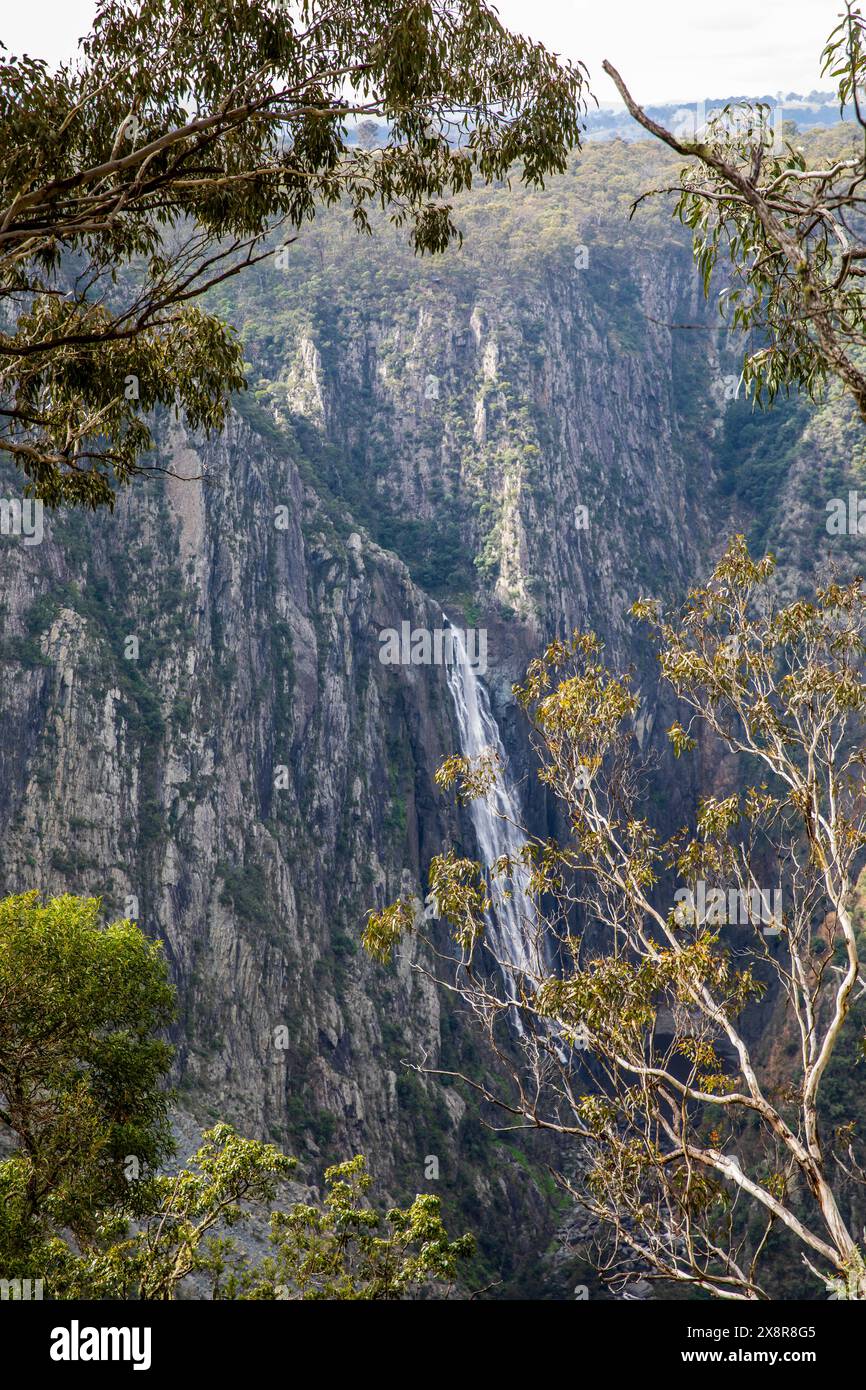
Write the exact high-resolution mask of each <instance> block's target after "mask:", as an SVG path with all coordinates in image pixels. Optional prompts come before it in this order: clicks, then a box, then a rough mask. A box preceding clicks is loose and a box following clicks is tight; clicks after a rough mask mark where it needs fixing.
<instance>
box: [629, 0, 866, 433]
mask: <svg viewBox="0 0 866 1390" xmlns="http://www.w3.org/2000/svg"><path fill="white" fill-rule="evenodd" d="M822 59H823V72H824V73H825V74H827V75H828V76H831V77H832V78H834V79H835V81H836V85H837V91H838V96H839V103H840V109H841V111H842V112H844V110H845V107H846V105H849V104H850V105H851V106H853V110H854V115H855V121H856V124H855V125H854V126H853V127H852V128H851V139H850V142H849V147H848V149H846V150H843V151H842V152H841V153H839V154H838V155H837V156H834V157H831V158H828V159H825V160H823V161H817V162H811V161H809V160H807V158H806V155H805V151H804V147H803V146H802V145H800V144H798V143H796V137H794V138H792V137H791V136H790V135H787V136H786V135H785V132H784V126H780V124H779V122H778V118H777V116H776V115H775V114H774V113H773V112H771V109H770V107H769V106H768V105H767V104H766V103H749V102H742V103H736V104H730V105H727V106H725V107H724V108H723V109H722V110H719V111H715V112H712V113H710V116H709V119H708V120H707V122H706V124H705V125H704V126H703V127H702V128H699V129H697V130H696V131H695V134H694V138H689V137H688V136H685V135H682V134H674V133H672V132H671V131H669V130H666V129H665V128H664V127H663V126H662V125H660V124H659V123H658V122H657V121H655V120H653V119H652V118H651V117H650V116H649V115H648V114H647V113H646V111H645V110H644V109H643V108H642V107H641V106H640V104H639V103H638V102H637V101H636V100H635V98H634V96H633V95H632V93H631V91H630V89H629V87H628V86H627V85H626V82H625V80H624V79H623V77H622V76H621V75H620V73H619V72H618V71H617V69H616V68H615V67H614V66H613V65H612V64H611V63H609V62H606V63H605V64H604V70H605V72H607V73H608V75H609V76H610V77H612V78H613V81H614V83H615V84H616V87H617V89H618V91H619V93H620V95H621V96H622V98H623V101H624V102H625V103H626V106H627V108H628V110H629V112H630V113H631V115H632V116H633V117H634V119H635V120H636V121H638V123H639V124H640V125H641V126H642V127H643V128H644V129H645V130H646V131H647V132H648V133H649V134H650V135H652V136H653V137H655V138H656V139H658V140H661V141H663V142H664V144H666V145H667V146H668V147H669V148H670V149H672V150H674V151H676V153H677V154H680V155H683V156H686V157H687V158H688V160H689V163H688V164H687V165H686V166H685V168H684V169H683V170H682V172H681V175H680V179H679V183H678V185H676V186H675V188H674V191H676V192H677V194H678V198H677V203H676V209H675V212H676V216H678V217H679V219H680V220H681V221H682V222H683V223H684V224H685V225H686V226H687V227H689V228H690V230H691V231H692V233H693V236H694V251H695V259H696V262H697V265H698V269H699V271H700V273H701V276H702V279H703V285H704V290H705V292H706V293H707V294H709V293H710V289H711V285H712V284H715V288H716V292H717V295H718V304H719V309H720V311H721V312H722V313H723V314H724V315H726V317H727V318H728V320H729V322H730V324H731V326H732V327H733V328H734V329H735V330H742V331H743V332H744V333H745V334H746V352H745V358H744V363H743V381H744V384H745V386H746V389H747V391H749V392H751V393H753V394H754V397H755V399H756V400H757V402H758V403H759V404H763V403H772V401H773V400H774V399H775V398H776V396H777V395H778V394H779V393H780V392H781V393H783V394H788V393H790V392H791V391H792V390H803V391H804V392H806V393H808V394H809V395H811V396H812V397H813V398H818V397H820V396H821V395H822V394H823V392H824V391H825V389H826V388H827V385H828V383H830V382H833V381H837V382H840V383H841V384H842V386H843V387H844V388H845V390H846V391H848V392H849V394H850V395H851V397H852V398H853V400H854V401H855V403H856V406H857V409H858V411H859V413H860V415H861V417H862V418H863V419H864V420H866V372H864V369H863V364H862V349H863V348H864V347H866V299H864V293H863V277H864V275H866V268H864V261H866V243H864V238H863V213H864V211H866V196H864V191H863V189H864V180H866V114H864V110H863V100H862V94H863V82H864V79H866V19H864V17H863V15H862V12H861V10H860V8H859V6H857V5H855V4H854V3H853V0H846V5H845V14H844V15H843V17H842V19H841V20H840V22H839V24H838V25H837V27H836V28H835V29H834V30H833V32H832V34H831V35H830V37H829V38H828V41H827V44H826V47H825V49H824V52H823V54H822ZM664 191H666V192H670V191H671V189H670V188H667V189H666V190H664ZM644 196H646V195H644ZM638 201H641V200H640V199H639V200H638ZM717 267H718V268H719V269H720V273H721V274H723V275H724V276H725V277H726V279H727V283H724V284H721V285H720V284H719V283H718V282H713V279H712V276H713V272H714V270H716V268H717Z"/></svg>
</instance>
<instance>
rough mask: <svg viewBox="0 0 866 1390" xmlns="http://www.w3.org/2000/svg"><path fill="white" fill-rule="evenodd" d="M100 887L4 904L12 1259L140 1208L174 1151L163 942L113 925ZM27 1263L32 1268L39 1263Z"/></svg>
mask: <svg viewBox="0 0 866 1390" xmlns="http://www.w3.org/2000/svg"><path fill="white" fill-rule="evenodd" d="M99 908H100V904H99V901H98V900H97V899H94V898H73V897H68V896H66V897H60V898H53V899H51V900H50V901H49V902H48V903H46V904H45V905H44V906H42V905H41V904H40V902H39V897H38V894H36V893H25V894H22V895H20V896H17V897H15V896H13V897H10V898H5V899H3V901H2V902H0V998H2V1000H3V1008H2V1010H0V1127H2V1129H3V1131H5V1137H6V1138H7V1139H9V1140H11V1141H12V1142H13V1144H14V1145H15V1146H16V1147H15V1148H14V1151H13V1153H12V1155H11V1157H9V1158H6V1159H5V1160H4V1161H3V1162H2V1163H0V1188H2V1192H3V1201H2V1202H0V1211H2V1215H0V1252H2V1259H0V1264H2V1267H3V1269H4V1270H13V1269H15V1268H20V1267H22V1262H23V1264H25V1265H26V1264H27V1257H28V1253H29V1252H30V1250H31V1249H32V1247H33V1246H34V1245H35V1244H38V1243H39V1242H41V1241H43V1240H45V1239H47V1238H48V1236H49V1235H50V1234H51V1233H57V1234H58V1235H59V1233H60V1232H62V1231H64V1230H69V1231H71V1232H73V1233H74V1235H75V1237H76V1238H77V1239H79V1240H87V1239H89V1238H90V1237H91V1236H92V1235H93V1232H94V1228H95V1223H96V1221H97V1219H98V1218H97V1213H98V1212H99V1211H100V1210H128V1209H135V1207H136V1205H137V1199H138V1195H139V1193H140V1192H141V1191H143V1190H144V1186H146V1184H144V1185H143V1187H142V1188H141V1189H136V1187H135V1186H134V1185H131V1184H130V1183H129V1182H128V1181H127V1176H126V1172H125V1167H124V1165H125V1161H126V1159H127V1158H128V1157H129V1156H132V1157H134V1158H135V1160H136V1161H137V1164H138V1165H139V1171H140V1173H141V1176H142V1178H146V1177H147V1175H148V1174H149V1173H151V1172H152V1171H153V1170H154V1169H155V1168H156V1167H157V1166H158V1164H159V1163H160V1162H162V1161H163V1159H164V1158H165V1157H166V1156H167V1155H168V1154H169V1153H170V1152H171V1151H172V1147H173V1146H172V1142H171V1136H170V1130H169V1125H168V1101H169V1096H168V1095H167V1093H166V1092H165V1090H164V1089H162V1088H161V1082H162V1080H163V1077H164V1076H165V1073H166V1072H167V1070H168V1067H169V1065H170V1062H171V1057H172V1049H171V1047H170V1046H169V1045H168V1044H167V1043H165V1042H162V1041H160V1040H159V1039H158V1038H157V1037H155V1036H154V1034H155V1033H156V1032H158V1031H159V1030H161V1029H164V1028H165V1027H166V1026H167V1025H168V1023H169V1022H170V1020H171V1018H172V1016H173V1007H174V993H173V990H172V988H171V986H170V984H169V982H168V978H167V973H166V967H165V962H164V960H163V958H162V951H161V948H160V946H159V945H158V944H157V943H152V942H148V941H147V940H146V939H145V937H144V936H143V935H142V933H141V932H140V930H139V929H138V927H136V926H135V925H134V924H133V923H131V922H114V923H112V924H111V925H110V926H102V925H101V924H100V921H99ZM25 1272H26V1270H25Z"/></svg>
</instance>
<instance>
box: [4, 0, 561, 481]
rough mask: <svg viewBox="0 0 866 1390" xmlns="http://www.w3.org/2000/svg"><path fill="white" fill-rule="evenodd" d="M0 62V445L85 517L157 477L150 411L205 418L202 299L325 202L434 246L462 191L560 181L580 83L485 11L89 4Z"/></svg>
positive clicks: (470, 1) (219, 347)
mask: <svg viewBox="0 0 866 1390" xmlns="http://www.w3.org/2000/svg"><path fill="white" fill-rule="evenodd" d="M0 71H2V84H0V296H2V300H3V304H2V316H0V450H2V451H4V452H5V454H6V455H7V456H8V457H9V458H11V459H12V460H13V461H14V463H15V464H16V465H17V466H18V467H19V468H20V469H21V470H22V471H23V472H24V474H25V475H26V477H27V479H28V480H29V481H28V483H27V487H28V490H29V491H30V492H31V493H32V494H33V495H34V496H36V497H39V498H41V499H43V500H44V502H46V503H47V504H49V505H57V504H60V503H78V504H84V505H87V506H90V507H97V506H100V505H102V504H107V505H109V506H111V505H112V504H113V501H114V497H115V491H116V488H117V487H118V486H119V485H122V484H124V483H128V482H129V481H130V480H131V479H132V478H133V477H134V476H135V474H136V473H137V472H139V471H141V470H143V469H147V468H153V467H156V466H157V465H156V464H155V462H154V461H153V459H150V460H146V456H147V454H148V451H149V450H150V449H151V446H152V443H153V440H152V436H151V432H150V428H149V426H148V423H147V417H148V412H150V411H151V410H152V409H153V408H154V407H157V406H163V407H169V408H171V407H174V408H176V409H177V410H182V411H183V412H184V413H185V415H186V418H187V420H188V421H189V424H190V425H191V426H192V427H193V428H197V427H202V428H204V429H206V430H210V429H219V428H220V427H221V426H222V424H223V422H224V419H225V413H226V409H227V404H228V399H229V397H230V395H231V393H232V392H234V391H237V390H239V389H241V388H242V387H243V385H244V375H243V363H242V352H241V347H240V344H239V343H238V341H237V340H236V338H235V336H234V335H233V333H232V332H231V330H230V329H229V328H227V326H226V325H225V324H224V323H222V322H220V320H219V319H218V318H217V317H215V316H214V315H213V314H211V313H209V312H207V311H206V310H205V309H204V308H202V307H201V305H200V304H198V303H197V302H196V301H198V300H199V299H200V297H201V296H202V295H203V294H204V293H205V292H206V291H207V290H208V289H209V288H210V287H212V286H214V285H216V284H218V283H220V282H221V281H223V280H225V279H226V278H227V277H229V276H232V275H236V274H237V273H238V272H239V271H241V270H243V269H244V268H245V267H246V266H249V265H252V264H253V263H255V262H256V261H259V260H262V259H264V258H265V257H267V256H269V255H273V254H274V253H275V252H276V253H277V254H282V255H285V254H287V253H286V251H285V249H284V245H285V244H286V243H288V242H290V241H291V240H293V239H294V237H295V236H296V235H297V234H298V233H299V232H300V229H301V228H302V227H303V224H304V223H305V222H308V221H310V220H311V219H312V218H314V217H315V216H316V214H317V213H318V212H320V211H321V209H322V208H324V207H327V206H328V205H330V204H334V203H337V202H338V201H343V202H344V203H346V204H347V205H348V206H349V207H350V208H351V211H352V216H353V219H354V223H355V226H356V227H357V229H358V230H359V231H361V232H369V231H370V228H371V218H372V215H373V214H374V213H375V212H381V213H383V214H384V215H385V216H386V217H387V218H389V219H390V221H391V222H392V223H394V224H395V225H396V226H397V227H405V228H406V229H407V231H408V234H409V236H410V237H411V240H412V243H413V245H414V247H415V249H416V251H418V252H419V253H424V252H434V253H435V252H440V251H442V250H444V249H445V248H446V247H447V246H448V245H449V244H450V243H451V242H453V241H454V240H455V238H457V237H458V236H459V232H458V229H457V226H456V224H455V221H454V217H453V200H454V198H455V196H456V195H458V194H459V193H461V192H462V191H464V190H465V189H468V188H470V187H471V186H472V184H473V182H474V181H478V180H481V181H482V182H484V183H489V182H490V181H492V180H498V179H504V178H507V177H508V176H509V171H511V170H512V169H514V170H515V171H516V175H517V177H519V179H520V180H521V181H523V182H525V183H527V184H529V185H533V186H541V185H543V182H544V179H545V177H546V175H548V174H549V173H551V172H556V171H562V170H563V169H564V168H565V165H566V158H567V154H568V152H569V150H570V149H571V148H573V147H575V146H576V145H578V144H579V141H580V119H581V115H582V111H583V108H584V93H585V79H584V75H583V73H582V71H581V70H580V68H579V67H574V66H572V65H571V64H569V63H561V62H559V61H558V60H557V58H556V57H555V56H554V55H552V54H550V53H548V52H547V51H546V50H545V49H544V48H543V47H542V46H541V45H540V44H536V43H532V42H531V41H530V40H528V39H524V38H521V37H519V36H516V35H513V34H510V33H509V32H508V31H507V30H506V29H505V28H504V27H503V26H502V25H501V24H500V22H499V20H498V18H497V16H496V13H495V11H494V10H493V9H491V8H490V7H489V6H488V5H487V4H485V3H484V2H483V0H102V3H101V4H100V6H99V9H98V12H97V15H96V19H95V21H94V27H93V31H92V33H90V34H89V35H88V36H87V37H86V38H85V39H84V40H82V43H81V51H80V56H79V58H78V60H77V61H76V62H74V63H67V64H64V65H62V66H60V67H59V68H58V69H57V70H56V71H52V70H50V69H49V68H48V67H47V66H46V64H45V63H44V62H41V61H40V60H38V59H35V58H32V57H28V56H24V57H5V56H4V57H3V60H2V62H0ZM355 122H360V123H361V126H360V128H361V129H362V130H364V129H366V127H365V125H364V123H365V122H377V123H378V124H379V126H380V128H381V130H382V132H383V135H382V139H381V141H380V142H379V144H378V147H376V148H373V147H372V145H371V142H369V141H368V140H366V139H364V140H362V141H361V142H358V141H355V140H353V138H352V128H353V123H355ZM281 243H283V245H281Z"/></svg>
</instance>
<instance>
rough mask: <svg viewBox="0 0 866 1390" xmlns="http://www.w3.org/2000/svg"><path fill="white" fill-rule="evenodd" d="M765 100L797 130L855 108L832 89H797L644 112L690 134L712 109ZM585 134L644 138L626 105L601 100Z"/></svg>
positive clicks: (833, 120) (850, 115) (832, 121)
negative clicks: (803, 93)
mask: <svg viewBox="0 0 866 1390" xmlns="http://www.w3.org/2000/svg"><path fill="white" fill-rule="evenodd" d="M758 101H760V102H764V103H765V104H766V105H767V106H769V107H770V108H771V109H772V110H773V111H774V112H775V110H776V108H777V107H778V108H781V119H782V120H783V121H793V122H794V124H795V125H796V126H797V129H798V130H804V131H805V130H814V129H815V128H816V127H818V126H833V125H836V124H837V123H838V122H839V120H840V119H844V120H853V119H854V109H853V107H851V106H846V107H845V109H844V112H840V110H839V100H838V97H837V96H836V95H835V94H834V93H833V92H810V93H809V95H808V96H801V95H800V94H799V93H797V92H788V93H787V94H786V93H784V92H777V93H776V94H775V95H773V96H771V95H770V94H769V93H764V94H763V95H761V96H729V97H719V98H713V99H709V98H703V99H701V100H699V101H693V102H668V103H667V104H665V105H662V106H656V105H653V106H647V108H646V109H647V113H648V114H649V115H650V116H652V118H653V120H655V121H658V122H659V124H660V125H663V126H665V127H667V129H668V130H675V129H679V130H680V131H682V133H683V134H687V133H688V134H691V133H693V132H694V130H695V126H696V125H697V127H698V128H700V127H701V126H702V125H703V124H704V122H705V121H706V120H708V119H709V117H710V115H711V114H712V113H713V112H714V111H721V110H723V109H724V108H725V107H726V106H736V105H738V104H740V103H742V102H751V103H754V102H758ZM586 127H587V136H588V138H589V139H590V140H616V139H620V140H640V139H641V138H643V139H646V136H645V134H644V133H643V131H642V130H641V128H640V126H639V125H638V124H637V122H636V121H633V120H632V118H631V116H630V115H629V114H628V112H627V111H626V109H625V107H624V106H622V105H620V104H618V103H616V104H615V103H613V102H607V103H603V104H602V106H601V109H600V110H594V111H591V112H590V114H589V115H588V116H587V121H586Z"/></svg>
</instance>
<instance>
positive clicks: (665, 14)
mask: <svg viewBox="0 0 866 1390" xmlns="http://www.w3.org/2000/svg"><path fill="white" fill-rule="evenodd" d="M497 8H498V9H499V13H500V15H501V17H502V20H503V22H504V23H506V24H508V26H509V28H512V29H518V30H520V32H522V33H525V34H530V35H531V36H532V37H533V38H537V39H541V40H542V42H544V43H545V44H547V46H548V47H549V48H553V49H554V50H555V51H556V52H558V53H560V54H562V55H563V57H567V58H571V59H576V58H582V59H583V61H584V62H585V63H586V64H587V66H588V67H589V69H590V74H591V77H592V79H593V90H594V92H595V94H596V96H597V97H598V99H599V100H600V101H605V102H606V101H612V100H615V99H616V91H615V89H614V87H613V84H612V83H611V82H610V80H609V79H608V78H607V77H605V75H604V74H603V73H602V72H601V62H602V59H604V58H609V59H610V61H611V62H612V63H613V64H614V65H615V66H616V67H617V68H618V69H619V71H620V72H621V73H622V75H623V77H624V78H625V79H626V81H627V82H628V84H629V86H630V87H631V89H632V91H633V92H634V95H635V96H636V97H637V99H638V100H639V101H643V102H653V101H690V100H697V99H698V98H700V97H708V98H714V97H723V96H740V95H743V96H760V95H763V94H764V93H775V92H777V91H785V92H787V91H797V92H809V91H811V90H812V89H813V88H814V87H819V88H822V89H827V88H829V87H830V85H831V84H829V83H828V82H827V81H826V80H824V81H822V80H821V78H820V75H819V74H820V63H819V57H820V53H821V49H822V48H823V46H824V41H825V39H826V37H827V35H828V34H829V32H830V30H831V29H832V28H833V26H834V24H835V22H836V17H837V15H838V14H839V11H840V10H841V8H842V4H841V0H723V2H722V3H714V0H497ZM95 9H96V5H95V0H0V39H2V41H3V43H4V44H5V45H6V47H7V49H10V50H11V51H12V52H16V53H21V52H28V53H31V54H33V56H34V57H43V58H47V59H48V60H49V61H51V62H57V61H58V60H59V59H61V58H63V57H71V56H72V54H73V53H74V51H75V45H76V40H77V39H78V37H79V35H81V34H84V33H85V32H86V31H87V29H88V28H89V23H90V19H91V17H92V15H93V13H94V12H95Z"/></svg>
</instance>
